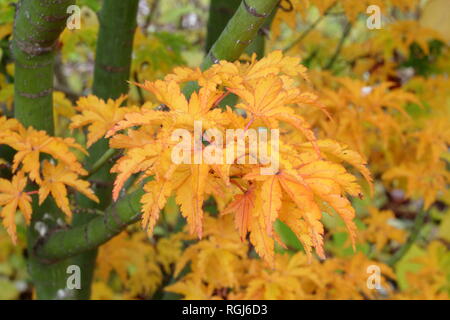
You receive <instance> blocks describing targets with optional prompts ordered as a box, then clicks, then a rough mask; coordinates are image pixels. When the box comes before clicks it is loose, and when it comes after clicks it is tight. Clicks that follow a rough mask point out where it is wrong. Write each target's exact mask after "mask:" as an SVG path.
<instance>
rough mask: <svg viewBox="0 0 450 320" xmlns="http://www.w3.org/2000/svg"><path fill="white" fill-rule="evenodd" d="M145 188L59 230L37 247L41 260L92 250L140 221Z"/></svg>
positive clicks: (55, 260)
mask: <svg viewBox="0 0 450 320" xmlns="http://www.w3.org/2000/svg"><path fill="white" fill-rule="evenodd" d="M143 194H144V191H143V190H142V189H138V190H137V191H135V192H133V193H131V194H129V195H127V196H125V197H123V198H122V199H120V200H119V201H118V202H116V203H113V204H112V205H111V206H109V207H108V209H106V210H105V213H104V215H102V216H97V217H95V218H93V219H91V220H90V221H89V222H87V223H85V224H83V225H80V226H75V227H73V228H71V229H68V230H61V231H56V232H54V233H53V234H51V235H50V236H49V237H48V238H46V239H45V241H43V242H42V243H41V244H40V245H39V246H37V247H36V248H35V252H36V254H37V255H38V256H39V258H40V259H41V260H42V261H45V262H47V263H57V262H59V261H61V260H63V259H66V258H69V257H71V256H74V255H78V254H80V253H84V252H89V251H90V250H93V249H95V248H97V247H98V246H100V245H101V244H103V243H105V242H106V241H108V240H109V239H111V238H112V237H114V236H115V235H117V234H119V233H120V232H121V231H123V230H124V229H125V227H126V226H128V225H129V224H131V223H134V222H136V221H138V220H139V218H140V216H141V213H140V203H139V199H140V198H141V197H142V195H143Z"/></svg>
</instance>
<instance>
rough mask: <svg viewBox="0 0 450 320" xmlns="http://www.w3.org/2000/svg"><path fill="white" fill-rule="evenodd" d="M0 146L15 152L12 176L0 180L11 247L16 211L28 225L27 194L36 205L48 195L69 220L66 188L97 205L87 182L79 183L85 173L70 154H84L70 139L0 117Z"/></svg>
mask: <svg viewBox="0 0 450 320" xmlns="http://www.w3.org/2000/svg"><path fill="white" fill-rule="evenodd" d="M0 145H7V146H9V147H11V148H13V149H14V150H16V153H15V155H14V159H13V162H12V165H11V166H10V168H11V173H12V174H13V176H12V177H11V179H9V180H7V179H3V178H1V179H0V206H2V208H1V211H0V216H1V217H2V220H3V226H4V227H5V228H6V230H7V231H8V233H9V235H10V236H11V239H12V241H13V242H14V243H15V242H16V241H17V235H16V223H15V213H16V211H17V210H19V209H20V212H21V213H22V214H23V216H24V218H25V221H26V222H27V223H29V222H30V220H31V214H32V206H31V202H32V198H31V194H35V193H37V194H38V195H39V204H42V203H43V202H44V201H45V199H47V197H48V196H49V195H51V196H52V198H53V199H54V200H55V202H56V204H57V206H58V207H59V208H60V209H61V210H62V211H63V212H64V213H65V214H66V215H67V216H68V217H69V218H70V217H71V216H72V210H71V208H70V204H69V198H68V192H67V187H71V188H73V189H75V190H76V191H78V192H80V193H82V194H84V195H85V196H86V197H88V198H89V199H91V200H93V201H97V202H98V198H97V196H96V195H95V194H94V193H93V191H92V190H91V189H90V186H89V182H87V181H85V180H82V179H80V176H82V175H87V174H88V172H87V171H86V170H85V169H84V168H83V167H82V165H81V163H80V162H79V161H78V159H77V156H76V154H75V153H74V151H73V150H78V151H80V152H84V153H86V151H85V150H84V148H83V147H82V146H80V145H79V144H78V143H76V142H75V140H74V139H73V138H59V137H50V136H48V135H47V134H46V133H45V131H38V130H35V129H33V128H32V127H29V128H27V129H26V128H24V127H23V126H22V125H21V124H20V123H19V122H18V121H17V120H15V119H7V118H6V117H1V118H0ZM41 154H45V156H46V159H44V160H43V159H42V156H41ZM2 161H3V162H4V164H8V163H6V161H4V160H2ZM27 186H29V187H31V186H35V187H37V188H38V189H37V190H30V189H29V188H27Z"/></svg>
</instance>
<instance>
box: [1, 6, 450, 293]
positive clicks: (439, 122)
mask: <svg viewBox="0 0 450 320" xmlns="http://www.w3.org/2000/svg"><path fill="white" fill-rule="evenodd" d="M15 2H16V1H13V0H0V113H3V114H5V115H11V114H12V108H13V85H14V79H13V74H14V72H13V71H14V64H13V60H12V57H11V54H10V52H9V44H8V42H9V40H10V37H11V33H12V26H13V25H12V24H13V17H14V6H13V4H14V3H15ZM101 2H102V1H100V0H80V1H77V4H78V5H79V6H80V7H81V12H82V20H81V29H80V30H72V31H71V30H65V31H64V33H63V34H62V36H61V39H60V45H59V52H58V56H57V63H56V67H55V68H56V69H55V71H56V72H55V92H54V102H55V107H54V113H55V115H56V117H55V122H56V123H55V124H56V132H57V135H59V136H69V135H70V131H69V129H68V125H69V120H68V119H69V118H70V117H71V116H73V115H74V114H75V112H74V104H75V102H76V101H77V99H78V98H79V97H80V96H84V95H87V94H90V93H91V87H92V81H93V68H94V59H95V46H96V41H97V36H98V29H99V21H98V18H97V12H98V11H99V9H100V8H101ZM371 4H377V5H379V6H380V8H381V9H382V12H383V16H382V28H381V29H379V30H368V29H367V27H366V20H367V17H368V15H367V14H366V8H367V6H368V5H371ZM449 5H450V3H449V2H448V0H428V1H426V0H424V1H416V0H392V1H382V0H373V1H362V0H355V1H350V0H348V1H347V0H345V1H326V0H322V1H318V0H310V1H294V0H289V1H287V0H282V1H280V5H279V8H277V13H276V15H275V17H274V19H273V22H272V25H271V27H270V28H268V29H267V30H265V31H264V34H265V40H266V49H265V50H266V52H270V51H273V50H275V49H279V50H283V52H284V53H285V54H287V55H293V56H299V57H301V58H302V63H303V64H305V65H306V66H307V67H308V68H309V69H310V71H309V74H310V77H311V83H310V84H309V86H310V87H312V88H313V89H315V90H316V91H317V92H318V94H319V95H320V96H321V98H322V101H323V102H324V104H325V105H326V106H327V107H328V108H329V112H330V114H331V116H332V118H333V119H334V120H333V121H331V122H330V121H328V120H327V119H324V117H323V116H319V112H317V111H314V110H313V111H308V112H306V114H304V116H305V117H308V120H309V121H310V122H311V123H313V124H314V126H317V127H318V128H321V129H322V131H321V134H322V136H320V137H321V138H327V137H333V139H336V140H338V141H342V142H345V143H346V144H348V145H349V146H351V147H352V148H353V149H355V150H357V151H359V152H361V153H362V154H363V155H364V156H365V157H366V158H367V159H368V163H369V168H370V170H371V172H372V174H373V176H374V178H375V193H374V195H373V196H372V197H366V198H364V199H356V200H354V202H353V205H354V206H355V208H356V211H357V213H358V217H357V225H358V228H359V229H360V230H359V242H358V245H357V247H356V253H355V252H354V251H353V250H352V248H351V244H350V242H349V240H348V236H347V234H346V233H345V231H344V225H343V224H342V225H341V222H339V221H338V220H336V219H333V218H331V217H330V216H328V215H326V214H324V218H323V220H324V224H325V225H326V227H327V230H333V231H327V233H326V240H325V243H326V246H327V247H326V250H327V256H328V259H327V260H325V261H324V262H320V261H318V260H314V261H313V262H311V263H309V262H308V261H306V259H305V256H304V255H303V254H302V246H301V244H300V242H299V240H298V239H297V238H296V237H295V235H294V234H293V232H292V231H291V230H290V229H289V228H288V227H287V226H286V225H284V224H282V223H281V222H278V223H277V226H276V228H277V231H278V232H279V233H280V235H281V240H282V241H283V242H284V243H285V247H284V248H283V247H282V246H278V247H277V252H278V255H277V268H276V269H275V270H269V269H268V268H267V267H266V266H264V265H263V263H262V262H261V261H260V260H259V259H256V256H255V254H254V252H252V251H251V248H250V249H249V248H241V247H239V245H237V246H235V245H231V244H230V243H229V241H230V240H229V237H231V238H233V237H235V238H236V239H237V238H238V236H237V234H234V233H233V231H231V230H230V231H228V230H220V232H218V231H217V230H216V231H211V232H210V233H208V232H205V234H206V235H205V238H204V239H203V240H201V241H198V242H197V241H194V240H193V239H192V238H190V237H189V236H187V235H186V234H185V233H184V232H183V230H184V229H183V220H182V219H180V218H179V209H178V207H177V205H176V204H175V201H174V200H173V199H171V200H170V201H169V203H168V204H167V205H166V207H165V209H164V212H163V215H162V216H163V219H162V223H160V224H159V225H158V226H157V227H156V229H155V236H154V237H153V238H152V239H147V237H146V235H145V234H144V233H143V232H142V231H141V230H140V228H139V227H137V226H131V227H130V228H129V229H128V230H127V231H125V232H123V233H122V234H121V235H120V236H118V237H116V238H114V239H113V240H112V241H110V242H108V243H107V244H106V245H104V246H102V247H101V248H100V254H99V258H98V262H97V264H98V268H97V271H96V280H95V282H94V285H93V298H94V299H123V298H126V299H148V298H152V297H153V298H175V297H178V298H179V297H183V296H184V297H186V298H228V299H232V298H256V299H259V298H269V299H270V298H274V299H279V298H307V299H315V298H333V299H353V298H354V299H369V298H373V299H378V298H394V299H427V298H429V299H438V298H442V299H448V297H449V294H450V250H449V248H450V209H449V202H450V193H449V190H448V182H449V180H450V174H449V171H448V169H449V160H450V154H449V151H448V146H449V143H450V126H449V123H450V117H449V114H450V113H449V111H450V107H449V104H450V85H449V79H448V75H449V71H450V51H449V47H448V46H449V42H450V19H448V12H449V10H450V6H449ZM208 8H209V1H208V0H165V1H159V0H142V1H140V3H139V12H138V28H137V30H136V34H135V41H134V49H133V56H132V70H131V79H130V80H131V81H135V82H143V81H144V80H155V79H159V78H162V77H164V75H166V74H167V73H170V72H171V70H172V69H173V68H174V67H176V66H185V65H187V66H190V67H196V66H198V65H199V64H200V63H201V61H202V59H203V57H204V53H205V42H206V36H207V33H206V30H207V23H208ZM248 58H249V57H248V56H246V55H243V56H242V59H243V60H246V59H248ZM145 103H152V97H151V96H150V95H147V92H143V91H141V90H140V89H139V88H137V87H135V86H133V87H132V88H131V90H130V96H129V101H128V104H130V105H134V104H145ZM399 110H400V111H399ZM322 132H323V133H322ZM77 140H78V141H79V142H81V143H83V142H84V135H83V134H81V133H77ZM0 161H1V159H0ZM1 165H7V164H6V163H3V164H2V163H1V162H0V166H1ZM367 194H369V193H367ZM205 210H207V211H208V212H210V214H211V216H212V218H210V221H208V223H207V227H206V228H208V226H211V227H210V228H211V230H213V229H214V228H213V226H214V225H215V224H217V223H218V222H217V221H218V220H221V219H226V218H224V217H218V214H217V212H218V209H217V202H216V200H215V199H212V198H211V199H209V200H208V201H207V202H206V203H205ZM18 219H20V218H18ZM18 223H19V225H20V223H21V221H18ZM22 223H23V222H22ZM18 232H19V244H18V245H17V246H13V245H12V244H11V241H10V240H9V238H8V236H7V235H6V232H5V231H4V230H3V229H0V299H29V298H32V297H33V288H32V286H31V284H30V282H29V279H28V277H27V271H26V264H25V259H26V251H25V249H24V246H25V245H24V228H23V227H22V228H20V227H19V230H18ZM238 242H239V240H238ZM239 243H240V242H239ZM241 245H242V246H244V247H245V246H248V244H246V243H241ZM195 246H198V247H201V248H203V249H204V251H195ZM185 248H191V249H189V251H188V250H186V251H184V250H185ZM192 248H194V249H192ZM211 248H213V249H211ZM210 249H211V250H210ZM241 250H244V252H247V251H250V254H249V255H246V254H244V255H241V253H240V252H241ZM183 251H184V253H183ZM219 253H220V254H219ZM181 256H183V258H182V259H180V257H181ZM199 260H200V261H202V263H203V264H202V265H200V264H199V263H195V262H194V261H199ZM180 261H181V262H180ZM370 264H376V265H381V266H382V271H383V289H382V290H377V291H376V292H373V291H370V290H369V291H368V289H367V287H366V279H367V276H368V274H367V272H366V269H367V268H366V266H367V265H370ZM178 269H179V270H178ZM281 270H285V271H286V272H285V273H283V272H281ZM175 271H176V272H177V274H176V275H175V274H174V272H175ZM264 279H265V280H264ZM268 279H269V280H270V283H267V281H269V280H268ZM235 282H237V283H238V284H236V283H235ZM292 283H295V284H296V285H297V287H295V286H294V287H293V286H292ZM167 285H170V287H168V290H166V289H167ZM175 293H176V294H175Z"/></svg>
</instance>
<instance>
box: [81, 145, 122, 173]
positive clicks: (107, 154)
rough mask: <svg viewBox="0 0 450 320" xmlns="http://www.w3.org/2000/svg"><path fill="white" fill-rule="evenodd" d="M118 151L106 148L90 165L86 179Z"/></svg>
mask: <svg viewBox="0 0 450 320" xmlns="http://www.w3.org/2000/svg"><path fill="white" fill-rule="evenodd" d="M117 153H118V150H116V149H108V150H106V152H105V153H104V154H103V155H102V156H101V157H100V158H99V159H98V160H97V161H96V162H95V163H94V164H93V165H92V169H91V170H90V171H89V173H88V175H87V176H86V179H87V178H89V177H91V176H92V175H93V174H95V173H96V172H97V171H98V170H100V169H101V168H102V167H103V165H104V164H105V163H106V162H108V160H110V159H111V158H112V157H114V156H115V155H116V154H117Z"/></svg>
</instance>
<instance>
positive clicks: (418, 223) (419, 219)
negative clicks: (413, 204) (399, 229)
mask: <svg viewBox="0 0 450 320" xmlns="http://www.w3.org/2000/svg"><path fill="white" fill-rule="evenodd" d="M427 214H428V212H427V211H426V210H421V211H420V212H419V213H418V214H417V216H416V219H415V220H414V225H413V228H412V230H411V234H410V235H409V238H408V240H407V241H406V243H405V244H404V245H403V246H402V247H401V248H400V249H399V250H398V251H397V252H396V253H395V254H394V255H393V256H392V257H391V258H390V259H389V261H388V263H387V264H388V265H389V266H391V267H393V266H394V265H395V264H396V263H397V262H398V261H400V259H401V258H403V257H404V256H405V254H406V253H407V252H408V251H409V249H410V248H411V246H412V245H413V244H414V242H416V240H417V238H418V237H419V235H420V231H421V230H422V227H423V225H424V223H425V218H426V216H427Z"/></svg>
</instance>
